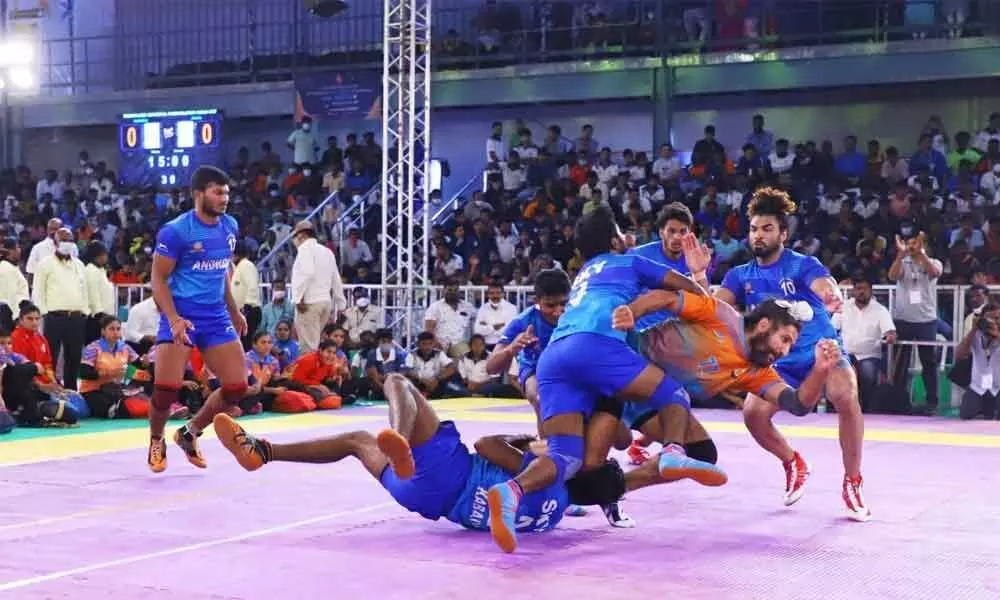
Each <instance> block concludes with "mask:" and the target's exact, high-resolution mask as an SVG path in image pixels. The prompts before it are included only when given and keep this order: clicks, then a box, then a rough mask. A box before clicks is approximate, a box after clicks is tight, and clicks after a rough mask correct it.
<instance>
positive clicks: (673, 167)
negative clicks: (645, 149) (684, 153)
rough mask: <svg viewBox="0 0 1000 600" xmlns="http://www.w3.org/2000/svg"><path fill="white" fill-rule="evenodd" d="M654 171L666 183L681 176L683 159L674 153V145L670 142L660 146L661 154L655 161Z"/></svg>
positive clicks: (668, 183)
mask: <svg viewBox="0 0 1000 600" xmlns="http://www.w3.org/2000/svg"><path fill="white" fill-rule="evenodd" d="M653 173H656V174H657V175H658V176H659V177H660V181H662V182H663V183H664V184H666V185H670V184H671V183H672V182H674V181H675V180H677V178H678V177H680V176H681V160H680V159H679V158H677V156H675V155H674V147H673V146H671V145H670V144H663V145H662V146H660V155H659V156H658V157H657V158H656V160H654V161H653Z"/></svg>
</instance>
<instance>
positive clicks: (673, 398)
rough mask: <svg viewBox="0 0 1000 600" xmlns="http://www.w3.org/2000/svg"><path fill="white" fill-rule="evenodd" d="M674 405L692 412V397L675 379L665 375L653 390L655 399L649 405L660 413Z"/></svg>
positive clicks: (651, 399)
mask: <svg viewBox="0 0 1000 600" xmlns="http://www.w3.org/2000/svg"><path fill="white" fill-rule="evenodd" d="M674 404H676V405H678V406H683V407H684V408H686V409H687V410H691V397H690V396H688V393H687V390H685V389H684V387H683V386H681V384H679V383H677V381H676V380H675V379H674V378H672V377H670V376H669V375H664V377H663V381H661V382H660V385H658V386H656V389H655V390H653V397H652V398H650V399H649V405H650V407H651V408H653V409H655V410H656V411H657V412H659V411H661V410H663V409H664V408H666V407H667V406H671V405H674Z"/></svg>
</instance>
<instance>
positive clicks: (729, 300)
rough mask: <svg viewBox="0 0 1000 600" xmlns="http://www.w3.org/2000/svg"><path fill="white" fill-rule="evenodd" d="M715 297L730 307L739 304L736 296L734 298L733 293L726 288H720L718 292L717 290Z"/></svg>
mask: <svg viewBox="0 0 1000 600" xmlns="http://www.w3.org/2000/svg"><path fill="white" fill-rule="evenodd" d="M715 297H716V298H718V299H719V300H722V301H723V302H725V303H726V304H728V305H729V306H736V305H737V304H738V303H737V302H736V296H734V295H733V293H732V292H730V291H729V290H727V289H726V288H724V287H719V288H718V289H717V290H715Z"/></svg>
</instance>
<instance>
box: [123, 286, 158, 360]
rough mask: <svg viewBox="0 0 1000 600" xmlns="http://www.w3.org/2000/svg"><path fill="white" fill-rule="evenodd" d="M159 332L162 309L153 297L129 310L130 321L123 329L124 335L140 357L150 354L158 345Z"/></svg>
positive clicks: (126, 322)
mask: <svg viewBox="0 0 1000 600" xmlns="http://www.w3.org/2000/svg"><path fill="white" fill-rule="evenodd" d="M159 331H160V309H159V308H157V307H156V302H154V301H153V297H152V296H150V297H148V298H146V299H145V300H143V301H142V302H139V303H138V304H134V305H133V306H132V308H130V309H128V320H127V321H125V325H124V327H122V334H123V335H124V336H125V341H126V342H128V344H129V345H130V346H132V349H133V350H135V351H136V352H137V353H138V354H139V356H144V355H145V354H146V353H147V352H149V350H150V348H152V347H153V344H155V343H156V334H157V333H159Z"/></svg>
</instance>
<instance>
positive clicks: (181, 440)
mask: <svg viewBox="0 0 1000 600" xmlns="http://www.w3.org/2000/svg"><path fill="white" fill-rule="evenodd" d="M174 443H175V444H177V445H178V446H180V448H181V450H183V451H184V456H186V457H187V459H188V462H189V463H191V464H192V465H194V466H196V467H198V468H199V469H204V468H206V467H208V463H207V462H206V461H205V457H204V456H202V454H201V449H200V448H198V436H196V435H194V434H193V433H191V430H190V429H188V426H187V425H184V426H183V427H181V428H180V429H178V430H177V431H175V432H174Z"/></svg>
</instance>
